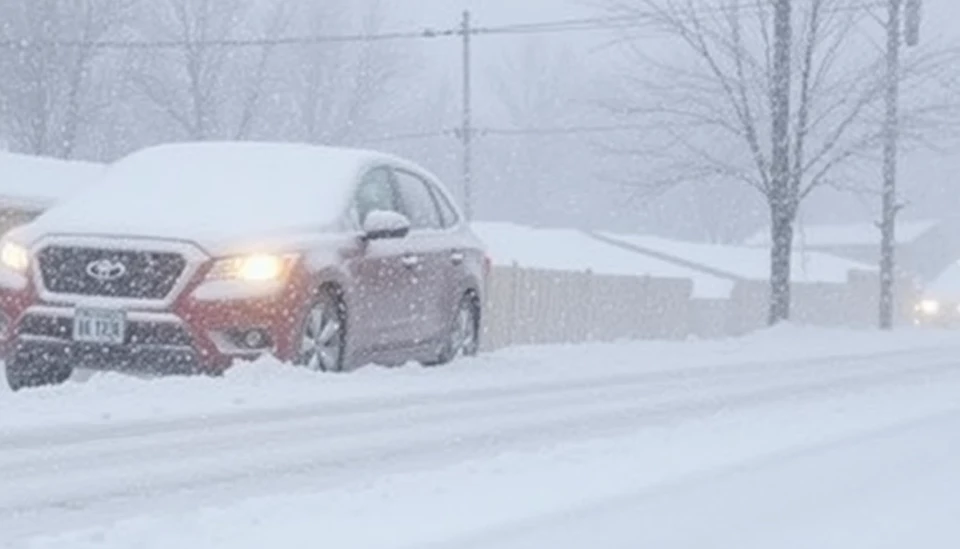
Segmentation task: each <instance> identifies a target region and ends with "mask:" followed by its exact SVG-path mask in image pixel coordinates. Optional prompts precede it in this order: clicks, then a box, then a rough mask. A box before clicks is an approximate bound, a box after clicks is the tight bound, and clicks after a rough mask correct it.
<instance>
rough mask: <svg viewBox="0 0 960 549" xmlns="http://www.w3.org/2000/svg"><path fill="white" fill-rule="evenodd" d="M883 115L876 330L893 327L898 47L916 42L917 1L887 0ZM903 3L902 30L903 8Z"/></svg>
mask: <svg viewBox="0 0 960 549" xmlns="http://www.w3.org/2000/svg"><path fill="white" fill-rule="evenodd" d="M888 1H889V4H888V10H887V11H888V15H887V69H886V70H887V74H886V92H885V94H884V97H885V100H886V117H885V120H884V124H883V191H882V193H881V197H882V198H881V200H882V205H881V209H882V211H881V215H882V217H881V221H880V329H882V330H889V329H891V328H893V315H894V283H895V281H896V276H895V272H894V268H895V265H896V227H897V214H898V213H899V211H900V209H901V205H900V204H898V203H897V155H898V148H899V141H900V112H899V111H900V48H901V44H902V42H903V35H904V34H906V42H907V44H908V45H911V46H913V45H916V44H917V43H918V41H919V27H920V0H888ZM904 2H906V8H907V10H906V31H905V33H904V30H903V27H902V26H903V17H902V14H903V8H904Z"/></svg>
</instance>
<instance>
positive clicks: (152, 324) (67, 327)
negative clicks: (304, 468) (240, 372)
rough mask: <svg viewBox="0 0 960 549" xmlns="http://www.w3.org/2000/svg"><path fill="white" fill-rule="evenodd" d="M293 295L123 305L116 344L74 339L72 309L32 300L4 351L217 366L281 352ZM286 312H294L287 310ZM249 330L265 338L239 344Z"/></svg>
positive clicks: (204, 368) (61, 358) (154, 365)
mask: <svg viewBox="0 0 960 549" xmlns="http://www.w3.org/2000/svg"><path fill="white" fill-rule="evenodd" d="M294 303H296V300H295V299H293V298H292V297H290V296H287V295H278V296H276V297H274V298H272V299H256V300H235V301H203V302H190V303H183V304H181V306H179V307H176V308H174V309H173V310H171V311H169V312H154V311H125V313H126V325H125V333H124V340H123V343H122V344H106V343H88V342H78V341H74V334H73V325H74V315H75V309H74V308H73V307H66V306H46V305H34V306H29V307H27V308H25V309H24V310H23V311H21V312H20V313H19V314H17V315H13V314H11V313H10V312H7V313H5V314H6V315H7V316H8V317H9V318H15V319H16V320H15V321H13V322H11V323H10V324H9V326H8V328H7V333H8V334H9V335H8V337H7V339H6V344H5V346H4V347H5V349H4V350H5V354H6V355H7V357H8V358H9V357H11V356H12V358H13V359H14V360H17V361H21V363H24V362H27V363H30V362H34V361H45V362H47V363H68V364H69V365H70V366H73V367H79V368H89V369H96V370H118V371H131V372H143V373H156V374H166V373H170V374H181V373H209V374H218V373H221V372H222V371H223V370H225V369H226V368H228V367H229V366H230V365H231V364H233V363H234V362H235V361H236V360H238V359H239V360H252V359H256V358H257V357H260V356H262V355H264V354H272V355H276V356H279V357H280V358H283V359H286V358H288V356H289V355H290V352H291V349H292V348H293V340H294V339H295V338H294V337H293V336H292V333H293V331H294V330H293V329H292V328H293V326H294V325H296V321H297V313H296V308H295V307H294ZM291 312H293V313H292V314H291ZM251 330H256V331H258V332H259V333H261V334H263V336H264V338H265V341H264V343H263V344H262V345H259V346H256V347H254V348H251V347H248V346H245V345H244V341H243V337H244V335H245V334H247V333H248V332H249V331H251Z"/></svg>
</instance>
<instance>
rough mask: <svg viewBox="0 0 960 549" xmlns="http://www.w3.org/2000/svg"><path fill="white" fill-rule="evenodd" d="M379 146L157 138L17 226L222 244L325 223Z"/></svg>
mask: <svg viewBox="0 0 960 549" xmlns="http://www.w3.org/2000/svg"><path fill="white" fill-rule="evenodd" d="M385 158H386V156H385V155H379V154H378V153H372V152H367V151H360V150H351V149H337V148H329V147H317V146H311V145H296V144H271V143H184V144H173V145H161V146H157V147H152V148H149V149H145V150H142V151H140V152H137V153H134V154H132V155H130V156H128V157H126V158H124V159H121V160H120V161H118V162H117V163H115V164H113V165H112V166H111V167H110V168H109V169H108V170H107V171H106V174H105V176H104V177H103V178H102V179H101V180H100V181H99V182H97V183H95V184H93V185H92V186H90V187H88V189H87V190H86V192H82V193H80V194H78V195H77V196H75V197H73V198H71V199H70V200H67V201H66V202H64V203H62V204H60V205H58V206H56V207H54V208H52V209H51V210H49V211H48V212H46V213H45V214H43V215H42V216H40V217H39V218H38V219H37V220H36V221H35V222H34V223H31V224H30V225H29V226H26V227H24V228H22V229H21V230H20V231H18V233H17V238H18V239H21V240H27V241H33V240H35V239H36V238H39V237H42V236H44V235H49V234H85V235H110V236H132V237H155V238H169V239H177V240H187V241H192V242H195V243H197V244H199V245H200V246H203V247H210V246H214V247H215V246H218V245H221V244H225V243H230V242H232V241H236V240H242V239H244V238H250V237H269V236H271V235H282V234H284V233H290V232H296V231H304V230H309V229H322V228H326V227H329V226H331V225H333V224H335V223H336V222H337V221H338V220H339V219H340V218H341V216H342V215H343V212H344V211H345V210H346V208H347V206H348V205H349V200H350V196H351V193H352V188H353V183H354V181H356V179H357V176H358V175H359V174H360V173H361V172H362V171H363V170H364V169H365V168H366V167H367V166H369V165H370V164H372V163H375V162H377V161H378V160H384V159H385Z"/></svg>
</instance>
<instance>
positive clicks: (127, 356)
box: [11, 337, 214, 375]
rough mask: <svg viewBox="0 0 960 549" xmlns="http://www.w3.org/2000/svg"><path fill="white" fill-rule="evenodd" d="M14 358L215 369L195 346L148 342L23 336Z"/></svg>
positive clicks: (117, 367)
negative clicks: (93, 342) (193, 347)
mask: <svg viewBox="0 0 960 549" xmlns="http://www.w3.org/2000/svg"><path fill="white" fill-rule="evenodd" d="M11 354H12V358H13V359H14V360H15V361H16V362H17V363H19V364H35V363H44V364H47V365H51V366H52V365H62V366H65V367H70V368H85V369H91V370H112V371H122V372H137V373H147V374H163V375H169V374H174V375H175V374H195V373H202V372H209V373H214V371H211V370H210V369H209V368H206V367H204V364H203V362H202V361H201V360H200V358H199V356H198V355H197V353H196V351H195V350H194V349H192V348H189V347H187V348H176V347H160V346H147V345H101V344H90V343H77V342H69V341H60V340H53V339H43V338H30V337H20V338H18V339H17V340H16V341H15V343H14V344H13V349H12V351H11Z"/></svg>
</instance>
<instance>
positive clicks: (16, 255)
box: [0, 242, 30, 273]
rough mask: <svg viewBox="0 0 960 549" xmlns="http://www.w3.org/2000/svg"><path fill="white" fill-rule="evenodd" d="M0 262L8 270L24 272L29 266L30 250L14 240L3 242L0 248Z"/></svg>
mask: <svg viewBox="0 0 960 549" xmlns="http://www.w3.org/2000/svg"><path fill="white" fill-rule="evenodd" d="M0 263H3V265H4V266H6V267H7V268H8V269H10V270H13V271H16V272H18V273H24V272H26V270H27V268H28V267H30V252H29V251H28V250H27V249H26V248H24V247H23V246H21V245H19V244H16V243H14V242H5V243H4V244H3V247H2V248H0Z"/></svg>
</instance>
